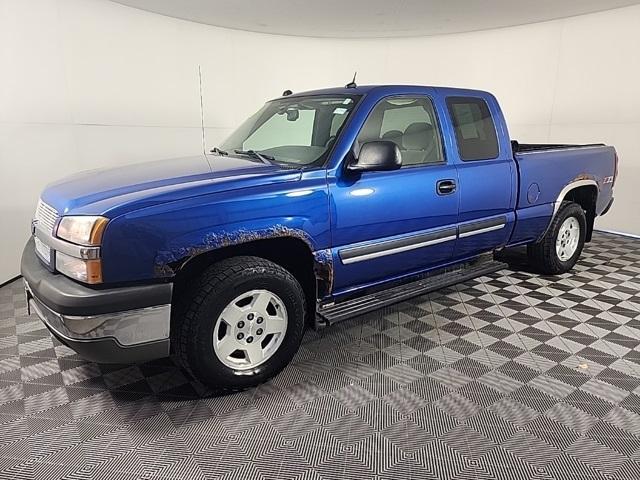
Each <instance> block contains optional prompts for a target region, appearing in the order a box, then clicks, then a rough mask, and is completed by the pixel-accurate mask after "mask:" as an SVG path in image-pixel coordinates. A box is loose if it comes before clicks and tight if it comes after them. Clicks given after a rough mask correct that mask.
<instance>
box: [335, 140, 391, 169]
mask: <svg viewBox="0 0 640 480" xmlns="http://www.w3.org/2000/svg"><path fill="white" fill-rule="evenodd" d="M401 166H402V156H401V154H400V149H399V148H398V145H396V144H395V143H394V142H390V141H388V140H376V141H374V142H367V143H364V144H363V145H362V147H360V153H359V154H358V156H357V157H355V158H354V159H353V160H352V161H351V162H349V164H348V165H347V170H349V171H352V172H367V171H383V170H397V169H398V168H400V167H401Z"/></svg>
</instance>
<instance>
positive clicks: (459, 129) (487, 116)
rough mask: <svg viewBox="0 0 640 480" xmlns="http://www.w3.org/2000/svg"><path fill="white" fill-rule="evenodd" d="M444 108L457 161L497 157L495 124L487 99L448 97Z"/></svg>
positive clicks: (497, 147)
mask: <svg viewBox="0 0 640 480" xmlns="http://www.w3.org/2000/svg"><path fill="white" fill-rule="evenodd" d="M447 108H448V110H449V115H450V117H451V121H452V122H453V128H454V130H455V135H456V142H457V144H458V153H459V155H460V159H461V160H463V161H474V160H490V159H493V158H496V157H497V156H498V153H499V146H498V136H497V134H496V126H495V123H494V121H493V118H492V117H491V112H490V111H489V106H488V105H487V102H485V101H484V100H483V99H482V98H475V97H448V98H447Z"/></svg>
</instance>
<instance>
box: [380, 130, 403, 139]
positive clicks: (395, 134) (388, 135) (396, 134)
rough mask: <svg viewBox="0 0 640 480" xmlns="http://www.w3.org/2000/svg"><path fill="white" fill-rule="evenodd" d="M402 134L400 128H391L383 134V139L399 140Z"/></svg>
mask: <svg viewBox="0 0 640 480" xmlns="http://www.w3.org/2000/svg"><path fill="white" fill-rule="evenodd" d="M401 136H402V132H401V131H400V130H389V131H388V132H385V133H384V135H382V140H391V141H392V142H397V141H398V140H400V137H401Z"/></svg>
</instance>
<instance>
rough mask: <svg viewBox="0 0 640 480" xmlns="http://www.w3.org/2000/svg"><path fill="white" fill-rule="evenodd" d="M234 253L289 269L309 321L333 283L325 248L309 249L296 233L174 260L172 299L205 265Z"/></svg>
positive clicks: (233, 255) (307, 244)
mask: <svg viewBox="0 0 640 480" xmlns="http://www.w3.org/2000/svg"><path fill="white" fill-rule="evenodd" d="M236 256H254V257H259V258H263V259H265V260H269V261H271V262H273V263H276V264H277V265H280V266H281V267H283V268H284V269H285V270H287V271H288V272H290V273H291V274H292V275H293V276H294V277H295V278H296V280H298V282H299V283H300V285H301V286H302V289H303V291H304V293H305V300H306V303H307V317H308V319H309V320H310V321H311V322H313V320H314V317H315V307H316V302H317V300H318V299H319V298H322V297H323V296H326V295H328V294H329V293H330V291H331V287H332V283H333V267H332V263H331V255H327V254H326V251H325V250H318V251H315V252H314V251H313V250H312V248H311V245H310V244H309V243H308V242H306V241H305V240H303V239H302V238H300V237H297V236H278V237H273V238H263V239H258V240H250V241H245V242H240V243H237V244H232V245H225V246H220V247H217V248H212V249H208V250H206V251H202V252H199V253H197V254H195V255H191V256H189V257H187V258H185V259H181V260H180V261H177V262H174V263H173V264H172V265H171V269H172V270H173V273H174V275H173V282H174V293H173V294H174V298H176V297H177V296H179V295H181V294H182V292H184V289H186V288H188V286H189V284H190V282H191V280H192V279H194V278H195V277H197V276H198V275H200V274H201V273H202V272H203V271H204V270H205V269H206V268H207V267H208V266H210V265H212V264H214V263H216V262H219V261H221V260H224V259H227V258H231V257H236Z"/></svg>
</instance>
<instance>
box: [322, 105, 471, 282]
mask: <svg viewBox="0 0 640 480" xmlns="http://www.w3.org/2000/svg"><path fill="white" fill-rule="evenodd" d="M375 140H388V141H393V142H395V143H396V144H397V145H398V147H399V148H400V152H401V155H402V163H403V165H402V168H400V169H398V170H393V171H386V172H382V171H381V172H376V171H369V172H361V173H356V172H348V171H346V170H345V169H341V170H339V171H338V173H337V174H336V178H335V179H334V181H330V182H329V184H330V187H329V190H330V195H331V199H332V211H331V222H332V244H333V252H334V269H335V270H334V293H335V294H337V295H340V294H341V293H346V292H349V291H351V290H354V289H357V288H359V287H364V286H369V285H372V284H376V283H378V282H380V281H383V280H387V279H391V278H393V277H400V276H402V275H406V274H411V273H417V272H419V271H422V270H425V269H428V268H430V267H432V266H437V265H440V264H443V263H446V262H447V261H449V260H450V259H451V257H452V255H453V249H454V245H455V240H456V223H457V218H458V189H457V182H458V179H457V170H456V168H455V165H453V164H452V163H449V162H447V161H446V159H445V156H444V153H443V146H442V138H441V132H440V127H439V125H438V121H437V117H436V114H435V111H434V107H433V103H432V101H431V99H430V98H429V97H427V96H421V95H407V96H394V97H386V98H384V99H382V100H381V101H380V102H378V103H377V105H376V106H375V107H374V108H373V109H372V111H371V112H370V113H369V115H368V117H367V120H366V122H365V123H364V125H363V127H362V129H361V131H360V133H359V134H358V137H357V139H356V142H355V145H354V147H353V150H354V151H355V152H357V151H358V150H359V148H360V146H361V145H363V144H364V143H366V142H369V141H375Z"/></svg>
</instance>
